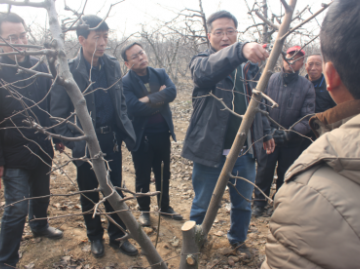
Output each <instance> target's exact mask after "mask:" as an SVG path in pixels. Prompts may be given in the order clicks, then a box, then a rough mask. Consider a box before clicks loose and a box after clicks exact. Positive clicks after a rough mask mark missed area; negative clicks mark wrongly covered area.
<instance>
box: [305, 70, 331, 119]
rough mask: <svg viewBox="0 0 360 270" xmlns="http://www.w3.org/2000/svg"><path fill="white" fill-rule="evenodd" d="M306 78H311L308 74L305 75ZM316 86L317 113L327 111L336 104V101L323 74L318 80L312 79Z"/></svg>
mask: <svg viewBox="0 0 360 270" xmlns="http://www.w3.org/2000/svg"><path fill="white" fill-rule="evenodd" d="M305 78H306V79H309V76H308V75H305ZM312 84H313V85H314V88H315V94H316V99H315V113H320V112H325V111H326V110H328V109H331V108H333V107H335V106H336V103H335V101H334V100H333V99H332V98H331V96H330V94H329V92H328V91H327V90H326V81H325V77H324V75H323V74H321V77H320V78H319V79H317V80H316V81H312Z"/></svg>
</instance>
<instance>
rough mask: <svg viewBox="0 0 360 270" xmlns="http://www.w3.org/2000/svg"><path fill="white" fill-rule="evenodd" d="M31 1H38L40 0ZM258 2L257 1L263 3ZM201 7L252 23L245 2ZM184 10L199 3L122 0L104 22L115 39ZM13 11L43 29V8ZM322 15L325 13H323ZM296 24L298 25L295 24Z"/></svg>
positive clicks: (92, 2)
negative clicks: (222, 11) (227, 12)
mask: <svg viewBox="0 0 360 270" xmlns="http://www.w3.org/2000/svg"><path fill="white" fill-rule="evenodd" d="M30 1H35V2H39V0H30ZM247 1H248V4H249V5H250V6H252V5H253V3H254V0H247ZM258 1H259V2H260V1H262V0H258ZM84 2H85V0H71V1H69V0H67V1H66V3H67V4H68V6H70V7H71V8H72V9H75V10H78V11H81V8H82V7H83V4H84ZM116 2H119V0H103V1H100V0H88V3H87V5H86V8H85V14H97V15H99V16H100V17H104V16H105V15H106V13H107V12H108V10H109V6H110V5H111V4H112V3H116ZM297 2H298V3H297V7H296V10H302V9H303V8H304V7H305V6H307V5H309V6H310V7H311V11H312V12H316V11H317V10H319V9H320V8H321V3H323V2H324V3H328V2H330V0H323V1H321V0H298V1H297ZM202 4H203V8H204V12H205V14H206V16H209V15H210V14H212V13H213V12H216V11H218V10H228V11H230V12H231V13H233V14H234V15H235V17H236V18H237V19H238V21H239V27H238V29H239V30H244V29H245V28H246V27H247V26H249V25H251V24H252V21H251V18H250V15H248V14H247V12H248V10H247V7H246V5H245V2H244V0H202ZM268 6H269V14H270V12H274V13H276V14H280V9H281V7H280V6H281V5H280V0H268ZM56 8H57V10H58V13H59V14H60V17H61V18H66V17H68V16H71V15H72V14H71V12H68V11H64V0H56ZM185 8H189V9H194V10H199V2H198V0H178V1H176V0H125V1H123V2H122V3H120V4H117V5H115V6H114V7H113V8H112V10H111V12H110V16H109V18H108V19H107V23H108V25H109V27H110V28H111V29H112V30H113V34H114V35H116V36H117V37H124V36H125V37H126V36H128V35H130V34H132V33H134V32H137V31H141V28H142V26H143V27H145V29H147V30H151V29H152V28H155V27H156V25H161V24H163V23H164V22H167V21H171V20H172V19H173V18H175V17H176V16H177V15H178V13H179V12H180V11H182V10H184V9H185ZM6 10H7V5H5V4H2V5H0V11H6ZM12 11H13V12H16V13H18V14H19V15H20V16H22V17H23V18H24V19H25V21H26V23H27V24H28V25H31V26H32V28H35V29H36V27H41V28H44V27H45V23H46V22H47V16H46V11H45V10H43V9H39V8H28V7H26V8H24V7H12ZM190 14H192V13H190ZM305 14H306V15H305V17H308V16H310V14H309V13H308V12H306V13H305ZM323 14H325V12H324V13H323ZM323 14H321V15H320V16H319V17H318V21H319V23H321V21H322V19H323V16H324V15H323ZM257 21H258V22H261V21H260V20H259V19H257ZM297 23H298V22H296V23H295V24H297ZM46 25H48V24H46ZM47 27H48V26H47ZM306 27H308V29H309V28H310V29H312V30H314V31H315V32H318V31H319V26H318V24H317V23H316V22H311V23H309V24H308V25H307V26H306Z"/></svg>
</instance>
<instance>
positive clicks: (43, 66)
mask: <svg viewBox="0 0 360 270" xmlns="http://www.w3.org/2000/svg"><path fill="white" fill-rule="evenodd" d="M39 61H40V60H39V59H38V58H36V57H34V56H29V62H30V65H31V66H35V65H36V64H37V63H38V62H39ZM35 70H37V71H41V72H45V73H48V72H49V71H48V69H47V66H46V64H45V63H44V62H42V63H39V65H38V66H37V67H36V68H35Z"/></svg>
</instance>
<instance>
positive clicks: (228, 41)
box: [182, 11, 274, 256]
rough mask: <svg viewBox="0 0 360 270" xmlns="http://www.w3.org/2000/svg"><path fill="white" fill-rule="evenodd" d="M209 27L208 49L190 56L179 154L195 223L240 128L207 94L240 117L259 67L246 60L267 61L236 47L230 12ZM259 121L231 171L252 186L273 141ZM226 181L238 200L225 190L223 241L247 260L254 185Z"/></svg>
mask: <svg viewBox="0 0 360 270" xmlns="http://www.w3.org/2000/svg"><path fill="white" fill-rule="evenodd" d="M207 23H208V25H207V26H208V31H209V33H207V35H208V38H209V41H210V44H211V48H210V49H209V50H206V51H205V52H203V53H200V54H198V55H196V56H194V57H193V59H192V60H191V62H190V70H191V76H192V79H193V81H194V90H193V108H194V110H193V113H192V116H191V120H190V125H189V128H188V130H187V133H186V138H185V141H184V147H183V152H182V156H183V157H184V158H187V159H190V160H192V161H193V162H194V167H193V174H192V181H193V187H194V191H195V198H194V200H193V203H192V207H191V212H190V219H191V220H194V221H196V223H197V224H201V223H202V222H203V219H204V217H205V213H206V211H207V208H208V206H209V203H210V200H211V197H212V194H213V191H214V188H215V185H216V182H217V179H218V177H219V175H220V172H221V170H222V167H223V165H224V163H225V160H226V156H227V154H228V153H229V150H230V148H231V146H232V144H233V142H234V139H235V136H236V134H237V131H238V129H239V127H240V124H241V118H240V117H237V116H235V115H234V114H232V113H230V112H229V111H228V110H224V106H223V105H222V104H221V103H220V102H219V101H217V100H216V99H214V98H213V97H211V96H209V93H210V92H212V93H213V94H214V95H216V96H217V97H219V98H221V99H222V100H223V101H224V102H225V104H226V106H227V107H229V108H230V109H232V110H234V112H235V113H237V114H241V115H243V114H244V113H245V111H246V108H247V106H248V104H249V101H250V97H251V94H252V89H254V87H256V81H257V80H258V78H259V68H258V66H257V65H255V64H252V63H250V62H248V60H250V61H251V62H253V63H258V62H260V61H262V60H264V59H266V58H267V57H268V53H267V52H266V51H265V49H264V48H262V46H261V45H259V44H257V43H240V42H237V20H236V18H235V17H234V16H233V15H232V14H231V13H230V12H228V11H219V12H216V13H214V14H212V15H211V16H210V17H209V18H208V21H207ZM204 96H205V97H204ZM263 121H264V117H263V116H262V115H261V114H260V113H257V114H256V117H255V120H254V123H253V125H252V127H251V130H250V131H249V133H248V134H247V141H246V144H245V146H244V149H243V151H242V153H241V155H240V157H239V158H238V159H237V161H236V164H235V166H234V169H233V171H232V174H233V175H238V176H241V177H244V178H247V179H249V180H250V181H252V182H253V181H254V179H255V159H254V158H255V157H256V156H257V155H259V152H260V150H261V149H262V148H263V147H264V148H265V149H266V150H267V151H268V152H269V153H270V152H272V151H273V150H274V142H273V139H272V137H271V136H268V135H269V134H270V130H266V129H264V127H263ZM264 135H265V136H264ZM263 138H264V139H263ZM263 142H264V143H263ZM230 181H231V182H232V183H233V184H235V186H236V189H237V190H238V191H239V192H240V193H241V194H242V196H240V195H239V194H238V193H237V191H236V189H235V188H233V187H229V192H230V199H231V213H230V216H231V226H230V231H229V232H228V235H227V236H228V239H229V242H230V244H231V245H233V247H234V248H238V252H241V253H246V254H247V255H248V256H250V255H251V254H250V252H249V250H248V248H247V247H246V245H245V243H244V241H245V240H246V236H247V231H248V227H249V224H250V218H251V205H250V202H249V201H250V200H251V195H252V192H253V186H252V185H250V184H249V183H247V182H245V181H241V180H238V181H235V180H234V179H230Z"/></svg>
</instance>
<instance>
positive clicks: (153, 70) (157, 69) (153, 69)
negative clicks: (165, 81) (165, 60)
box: [148, 67, 167, 76]
mask: <svg viewBox="0 0 360 270" xmlns="http://www.w3.org/2000/svg"><path fill="white" fill-rule="evenodd" d="M148 68H149V69H150V70H151V71H152V72H155V73H157V74H159V75H160V76H166V75H167V73H166V70H165V68H153V67H148Z"/></svg>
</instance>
